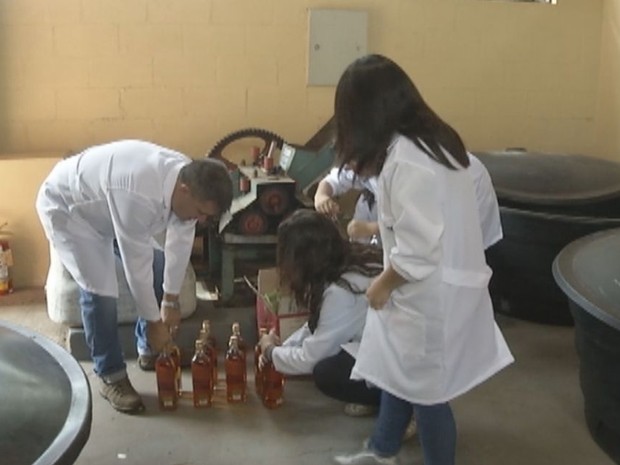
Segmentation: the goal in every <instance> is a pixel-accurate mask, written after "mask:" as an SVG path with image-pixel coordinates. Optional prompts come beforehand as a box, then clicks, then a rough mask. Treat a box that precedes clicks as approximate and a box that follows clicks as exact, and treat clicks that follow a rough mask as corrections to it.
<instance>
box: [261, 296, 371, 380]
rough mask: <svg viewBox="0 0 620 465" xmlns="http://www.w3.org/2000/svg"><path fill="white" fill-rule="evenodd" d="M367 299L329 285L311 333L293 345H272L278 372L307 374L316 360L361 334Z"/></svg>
mask: <svg viewBox="0 0 620 465" xmlns="http://www.w3.org/2000/svg"><path fill="white" fill-rule="evenodd" d="M366 308H367V302H366V299H365V298H364V296H363V295H355V294H352V293H351V292H350V291H348V290H345V289H343V288H341V287H339V286H336V285H334V284H332V285H331V286H330V287H328V288H327V290H326V291H325V294H324V299H323V305H322V308H321V316H320V318H319V321H318V324H317V327H316V329H315V331H314V333H313V334H310V335H308V336H307V337H306V338H305V339H304V340H303V342H302V344H301V346H297V347H285V346H279V347H273V349H272V350H270V355H271V359H272V361H273V364H274V367H275V368H276V370H278V371H279V372H281V373H285V374H293V375H301V374H310V373H312V370H313V368H314V366H315V365H316V364H317V362H319V361H320V360H323V359H324V358H326V357H330V356H332V355H335V354H337V353H338V351H339V350H340V346H341V344H345V343H347V342H349V341H350V340H351V339H353V338H354V337H355V336H356V335H357V334H359V333H361V331H362V329H363V327H364V323H365V321H366Z"/></svg>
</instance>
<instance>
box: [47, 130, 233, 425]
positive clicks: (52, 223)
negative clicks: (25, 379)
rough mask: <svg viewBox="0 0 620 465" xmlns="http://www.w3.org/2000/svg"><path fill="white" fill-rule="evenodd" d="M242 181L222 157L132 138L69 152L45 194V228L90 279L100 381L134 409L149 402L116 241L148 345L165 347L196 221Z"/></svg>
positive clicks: (84, 303) (91, 336)
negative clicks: (129, 341)
mask: <svg viewBox="0 0 620 465" xmlns="http://www.w3.org/2000/svg"><path fill="white" fill-rule="evenodd" d="M231 201H232V182H231V179H230V176H229V174H228V171H227V169H226V168H225V166H224V165H223V164H222V163H221V162H218V161H215V160H212V159H201V160H191V159H190V158H188V157H186V156H185V155H183V154H181V153H179V152H176V151H173V150H171V149H167V148H165V147H160V146H158V145H155V144H152V143H149V142H143V141H137V140H124V141H117V142H112V143H109V144H104V145H99V146H96V147H92V148H89V149H87V150H85V151H83V152H81V153H80V154H77V155H75V156H72V157H70V158H67V159H65V160H62V161H61V162H59V163H58V164H57V165H56V166H55V167H54V169H53V170H52V172H51V173H50V175H49V176H48V177H47V179H46V180H45V181H44V182H43V185H42V186H41V188H40V190H39V194H38V197H37V201H36V207H37V211H38V213H39V218H40V220H41V223H42V225H43V228H44V230H45V234H46V236H47V238H48V240H49V241H50V243H51V244H52V245H53V247H54V248H55V249H56V251H57V252H58V255H59V257H60V260H61V261H62V263H63V265H64V266H65V268H66V269H67V270H68V271H69V273H70V274H71V276H72V277H73V278H74V280H75V281H76V282H77V284H78V285H79V287H80V307H81V311H82V320H83V324H84V332H85V336H86V342H87V344H88V346H89V348H90V351H91V357H92V359H93V362H94V371H95V373H96V374H97V375H98V384H99V386H98V389H99V392H100V394H101V395H102V396H103V397H104V398H106V399H107V400H108V401H109V402H110V404H111V405H112V407H114V408H115V409H117V410H119V411H121V412H125V413H136V412H139V411H141V410H143V409H144V405H143V403H142V399H141V398H140V395H139V394H138V393H137V392H136V391H135V390H134V389H133V387H132V385H131V383H130V382H129V379H128V377H127V373H126V370H125V362H124V360H123V354H122V352H121V346H120V343H119V340H118V330H117V312H116V310H117V309H116V300H117V297H118V283H117V278H116V273H115V254H114V248H115V247H116V246H117V247H118V252H120V257H121V259H122V262H123V268H124V271H125V275H126V277H127V282H128V284H129V289H130V290H131V293H132V296H133V298H134V301H135V303H136V310H137V313H138V316H139V319H138V323H137V325H136V336H137V337H138V347H139V348H140V347H142V348H149V349H150V350H151V351H152V352H153V353H158V352H159V351H160V350H161V349H162V348H163V346H164V345H165V344H166V343H167V342H168V341H169V340H170V331H171V330H172V331H174V330H175V329H176V327H178V324H179V322H180V311H179V307H178V295H179V291H180V289H181V284H182V282H183V278H184V276H185V270H186V267H187V264H188V263H189V259H190V254H191V249H192V245H193V242H194V233H195V225H196V221H204V220H206V219H207V218H208V217H211V216H216V215H219V214H221V213H222V212H224V211H226V210H228V208H229V207H230V204H231ZM162 233H165V235H166V239H165V246H164V251H163V254H164V266H163V300H162V301H161V304H160V305H159V304H158V302H157V298H156V295H155V291H154V288H153V286H154V276H153V262H154V258H155V252H154V247H155V248H157V244H156V242H155V240H154V237H155V236H156V235H161V234H162Z"/></svg>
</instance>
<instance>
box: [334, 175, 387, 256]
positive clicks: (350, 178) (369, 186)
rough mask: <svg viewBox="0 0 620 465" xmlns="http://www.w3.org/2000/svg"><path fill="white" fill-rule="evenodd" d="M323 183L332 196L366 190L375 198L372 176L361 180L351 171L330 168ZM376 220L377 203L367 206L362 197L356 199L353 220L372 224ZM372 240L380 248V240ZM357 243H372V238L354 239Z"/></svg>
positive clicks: (374, 184) (375, 181) (375, 183)
mask: <svg viewBox="0 0 620 465" xmlns="http://www.w3.org/2000/svg"><path fill="white" fill-rule="evenodd" d="M323 181H325V182H326V183H328V184H329V185H330V187H331V188H332V192H333V195H334V196H335V197H338V196H340V195H343V194H345V193H347V192H349V191H350V190H351V189H355V190H364V189H366V190H368V191H370V192H371V193H372V195H374V196H376V194H375V192H376V191H377V178H376V176H373V177H371V178H363V177H360V176H356V175H355V172H354V171H353V170H349V169H346V168H344V169H342V170H340V169H339V168H332V169H331V170H330V171H329V173H328V174H327V176H325V177H324V178H323ZM377 218H378V213H377V202H376V201H375V202H374V203H373V205H372V207H371V206H370V205H368V202H367V201H366V199H365V198H364V196H363V195H360V196H359V197H358V198H357V203H356V204H355V211H354V212H353V219H354V220H358V221H365V222H372V223H376V222H377ZM374 240H376V241H377V245H378V246H379V247H381V238H379V237H376V238H374ZM356 241H357V242H361V243H363V244H370V243H373V238H371V237H368V238H363V239H356Z"/></svg>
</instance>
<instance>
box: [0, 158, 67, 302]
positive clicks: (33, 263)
mask: <svg viewBox="0 0 620 465" xmlns="http://www.w3.org/2000/svg"><path fill="white" fill-rule="evenodd" d="M59 159H60V157H59V156H57V155H54V154H40V156H37V157H28V158H24V157H13V156H7V157H5V158H4V159H0V225H1V224H3V223H4V222H5V221H8V223H9V224H8V227H7V228H4V229H2V231H1V232H0V236H2V237H3V238H5V237H6V238H8V240H9V244H10V247H11V251H12V252H13V259H14V262H15V265H14V266H13V267H11V268H10V269H9V272H10V275H11V277H12V278H13V285H14V287H15V288H20V287H29V286H42V285H43V284H44V283H45V278H46V276H47V268H48V266H49V249H48V246H47V240H46V239H45V235H44V233H43V229H42V227H41V224H40V223H39V219H38V216H37V213H36V211H35V207H34V202H35V197H36V195H37V191H38V190H39V186H40V185H41V183H42V182H43V180H44V179H45V177H46V176H47V174H48V173H49V172H50V170H51V169H52V166H54V164H55V163H56V162H57V161H58V160H59ZM7 232H8V233H9V234H7V235H5V233H7ZM0 298H1V297H0Z"/></svg>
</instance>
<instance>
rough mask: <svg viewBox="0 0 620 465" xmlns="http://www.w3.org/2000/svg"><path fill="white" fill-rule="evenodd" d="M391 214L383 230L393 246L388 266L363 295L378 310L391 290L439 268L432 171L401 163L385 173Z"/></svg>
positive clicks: (437, 204) (437, 205) (440, 222)
mask: <svg viewBox="0 0 620 465" xmlns="http://www.w3.org/2000/svg"><path fill="white" fill-rule="evenodd" d="M385 176H386V182H385V183H384V184H385V185H386V186H389V187H388V189H389V192H388V193H387V194H386V197H387V198H388V199H389V208H390V212H391V217H390V220H389V221H390V223H389V224H386V227H388V228H390V229H391V230H392V231H393V233H394V238H395V242H396V245H395V246H394V247H392V249H390V250H389V251H388V262H389V265H388V266H387V267H386V268H385V270H384V271H383V272H382V273H381V274H380V275H379V277H378V278H377V279H376V280H375V281H373V283H372V284H371V285H370V287H369V288H368V291H367V293H366V295H367V296H368V301H369V304H370V306H371V307H372V308H375V309H381V308H383V307H384V306H385V304H386V303H387V301H388V299H389V297H390V294H391V293H392V291H393V290H394V289H396V288H397V287H399V286H401V285H403V284H404V283H405V282H413V281H421V280H423V279H425V278H427V277H428V276H430V275H431V274H432V273H433V272H434V271H435V270H436V269H437V267H438V266H439V261H440V258H441V235H442V233H443V229H444V223H443V217H442V211H441V205H440V202H439V198H440V196H439V192H438V191H437V189H438V186H437V180H436V179H435V174H434V172H433V171H432V170H430V169H428V168H426V167H424V166H420V165H418V164H416V163H412V162H406V161H400V162H398V161H397V162H395V163H394V165H393V166H391V167H390V171H389V172H386V173H385Z"/></svg>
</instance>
